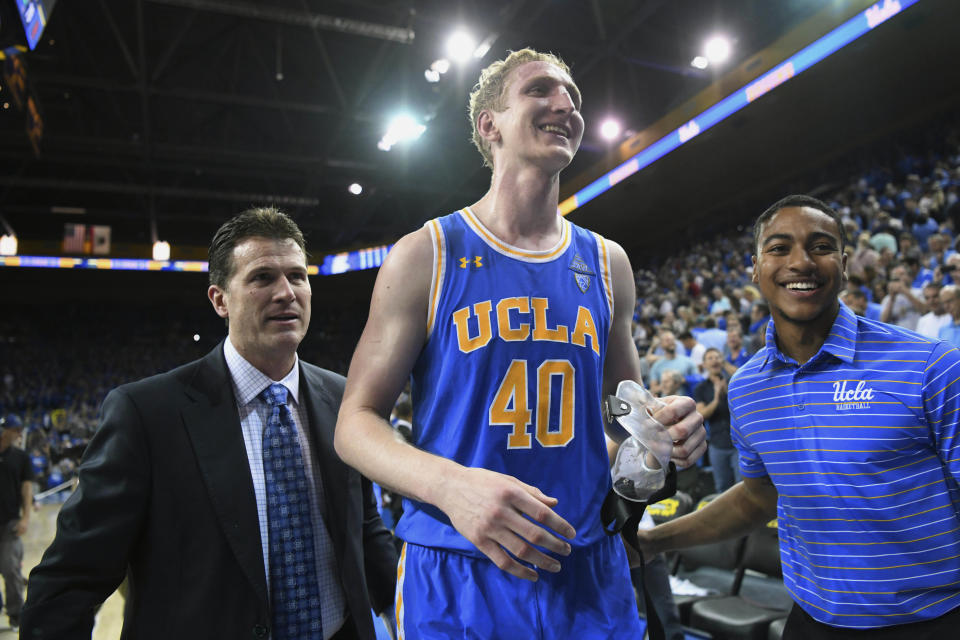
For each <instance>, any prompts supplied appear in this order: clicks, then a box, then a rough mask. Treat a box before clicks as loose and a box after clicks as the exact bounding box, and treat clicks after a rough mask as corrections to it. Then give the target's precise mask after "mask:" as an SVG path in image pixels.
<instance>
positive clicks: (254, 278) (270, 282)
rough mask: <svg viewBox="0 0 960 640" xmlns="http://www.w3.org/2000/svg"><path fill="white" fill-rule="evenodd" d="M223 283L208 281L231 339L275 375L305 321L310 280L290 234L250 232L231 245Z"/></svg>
mask: <svg viewBox="0 0 960 640" xmlns="http://www.w3.org/2000/svg"><path fill="white" fill-rule="evenodd" d="M232 258H233V259H232V265H233V271H232V273H231V274H230V277H229V279H228V280H227V284H226V286H225V287H223V288H221V287H219V286H217V285H211V286H210V289H209V291H208V296H209V297H210V301H211V302H212V303H213V308H214V310H215V311H216V312H217V315H219V316H220V317H221V318H227V320H228V321H229V334H230V342H231V343H232V344H233V346H234V347H235V348H236V349H237V351H238V352H239V353H240V355H242V356H243V357H244V358H245V359H246V360H247V361H248V362H250V364H252V365H253V366H255V367H256V368H257V369H259V370H260V371H262V372H263V373H265V374H266V375H268V376H270V377H271V378H272V379H273V380H279V379H281V378H282V377H283V376H285V375H286V374H287V373H289V371H290V368H291V367H292V366H293V363H294V354H295V353H296V351H297V347H298V346H299V344H300V341H301V340H303V336H304V335H305V334H306V332H307V327H308V326H309V325H310V299H311V290H310V281H309V280H308V279H307V264H306V257H305V256H304V254H303V250H301V249H300V247H299V245H297V243H296V242H295V241H294V240H292V239H285V240H276V239H273V238H263V237H259V236H256V237H251V238H247V239H245V240H243V241H241V242H239V243H238V244H237V245H236V247H234V249H233V256H232Z"/></svg>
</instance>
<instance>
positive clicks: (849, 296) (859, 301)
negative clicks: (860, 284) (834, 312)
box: [840, 288, 880, 320]
mask: <svg viewBox="0 0 960 640" xmlns="http://www.w3.org/2000/svg"><path fill="white" fill-rule="evenodd" d="M840 300H841V301H842V302H843V304H845V305H847V306H848V307H850V310H851V311H853V312H854V313H855V314H857V315H858V316H862V317H864V318H869V319H870V320H879V319H880V305H878V304H877V303H875V302H867V295H866V294H865V293H864V292H863V290H862V289H860V288H848V289H845V290H844V291H843V292H842V293H841V294H840Z"/></svg>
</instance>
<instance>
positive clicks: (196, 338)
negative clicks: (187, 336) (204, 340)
mask: <svg viewBox="0 0 960 640" xmlns="http://www.w3.org/2000/svg"><path fill="white" fill-rule="evenodd" d="M193 341H194V342H200V334H198V333H195V334H193Z"/></svg>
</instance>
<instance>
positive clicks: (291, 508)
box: [260, 384, 323, 640]
mask: <svg viewBox="0 0 960 640" xmlns="http://www.w3.org/2000/svg"><path fill="white" fill-rule="evenodd" d="M260 397H261V398H262V399H263V401H264V402H266V403H267V405H268V406H269V407H270V416H269V417H268V418H267V427H266V429H264V431H263V473H264V478H265V480H266V489H267V517H268V521H269V523H268V532H269V541H270V600H271V602H270V606H271V609H272V611H273V631H272V633H271V636H272V638H273V640H294V639H296V640H299V639H301V638H304V639H310V640H323V624H322V621H321V617H320V586H319V583H318V581H317V560H316V555H315V552H314V546H313V523H312V521H311V519H310V498H309V496H310V492H309V487H308V486H307V474H306V472H305V471H304V468H303V456H302V455H301V452H300V443H299V442H298V440H297V430H296V427H295V426H294V422H293V415H291V413H290V407H288V406H287V389H286V387H284V386H283V385H282V384H271V385H270V386H269V387H267V388H266V389H264V390H263V392H262V393H261V394H260Z"/></svg>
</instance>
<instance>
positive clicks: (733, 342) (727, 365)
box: [723, 324, 750, 376]
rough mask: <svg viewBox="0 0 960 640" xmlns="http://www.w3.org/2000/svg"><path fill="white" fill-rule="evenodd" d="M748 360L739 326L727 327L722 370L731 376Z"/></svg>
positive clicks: (748, 356)
mask: <svg viewBox="0 0 960 640" xmlns="http://www.w3.org/2000/svg"><path fill="white" fill-rule="evenodd" d="M749 359H750V354H749V352H747V348H746V347H745V346H743V333H742V331H741V329H740V325H739V324H733V325H728V326H727V344H725V345H724V347H723V369H724V371H726V372H727V375H729V376H732V375H733V374H734V373H736V371H737V369H739V368H740V367H742V366H743V365H744V364H746V363H747V360H749Z"/></svg>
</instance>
